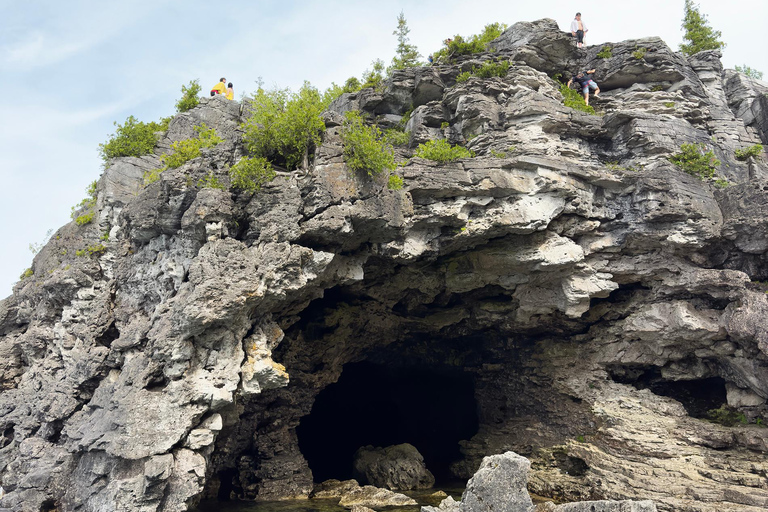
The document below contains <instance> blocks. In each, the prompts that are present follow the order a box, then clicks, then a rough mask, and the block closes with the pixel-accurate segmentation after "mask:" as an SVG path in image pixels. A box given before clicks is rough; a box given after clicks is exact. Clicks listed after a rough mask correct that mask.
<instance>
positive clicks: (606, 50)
mask: <svg viewBox="0 0 768 512" xmlns="http://www.w3.org/2000/svg"><path fill="white" fill-rule="evenodd" d="M611 57H613V48H611V47H610V46H607V45H606V46H603V47H602V48H601V49H600V51H599V52H597V58H598V59H610V58H611Z"/></svg>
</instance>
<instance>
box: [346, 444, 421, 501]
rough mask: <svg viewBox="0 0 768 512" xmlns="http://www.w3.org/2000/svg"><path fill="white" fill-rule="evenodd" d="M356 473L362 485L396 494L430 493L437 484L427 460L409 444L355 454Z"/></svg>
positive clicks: (367, 449)
mask: <svg viewBox="0 0 768 512" xmlns="http://www.w3.org/2000/svg"><path fill="white" fill-rule="evenodd" d="M353 473H354V476H355V478H357V479H358V480H360V481H361V482H363V483H369V484H371V485H375V486H377V487H384V488H386V489H392V490H397V491H408V490H411V489H429V488H430V487H432V486H433V485H434V484H435V477H434V476H433V475H432V473H430V472H429V470H428V469H427V466H426V465H425V464H424V457H422V456H421V454H420V453H419V451H418V450H417V449H416V448H415V447H414V446H413V445H410V444H408V443H404V444H398V445H395V446H388V447H386V448H374V447H373V446H365V447H363V448H360V449H359V450H357V453H355V459H354V462H353Z"/></svg>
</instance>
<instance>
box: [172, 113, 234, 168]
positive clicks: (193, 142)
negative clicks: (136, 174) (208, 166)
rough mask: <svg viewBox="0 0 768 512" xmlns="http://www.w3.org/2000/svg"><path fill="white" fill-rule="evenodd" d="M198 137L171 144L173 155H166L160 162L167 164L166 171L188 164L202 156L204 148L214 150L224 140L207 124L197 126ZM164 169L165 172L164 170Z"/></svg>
mask: <svg viewBox="0 0 768 512" xmlns="http://www.w3.org/2000/svg"><path fill="white" fill-rule="evenodd" d="M195 131H196V132H197V137H195V138H193V139H185V140H178V141H176V142H174V143H173V144H171V149H172V150H173V153H171V154H164V155H163V156H161V157H160V160H161V161H162V162H163V163H164V164H165V167H164V169H176V168H178V167H181V166H182V165H184V164H185V163H186V162H189V161H190V160H192V159H193V158H197V157H199V156H200V150H201V149H203V148H212V147H214V146H215V145H217V144H219V143H220V142H224V139H222V138H221V137H219V136H218V135H216V130H214V129H213V128H208V126H206V124H205V123H203V124H201V125H200V126H195ZM164 169H163V170H164Z"/></svg>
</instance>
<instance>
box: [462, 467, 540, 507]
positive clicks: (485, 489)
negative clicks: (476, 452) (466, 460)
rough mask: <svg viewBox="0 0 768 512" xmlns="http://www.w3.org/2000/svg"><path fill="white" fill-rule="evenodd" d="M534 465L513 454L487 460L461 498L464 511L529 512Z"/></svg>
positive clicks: (531, 505)
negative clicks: (528, 484) (531, 472)
mask: <svg viewBox="0 0 768 512" xmlns="http://www.w3.org/2000/svg"><path fill="white" fill-rule="evenodd" d="M530 468H531V463H530V462H528V459H526V458H525V457H522V456H520V455H518V454H516V453H514V452H506V453H503V454H501V455H491V456H489V457H485V458H484V459H483V462H482V463H481V464H480V469H478V470H477V473H475V475H474V476H473V477H472V478H470V480H469V482H467V488H466V490H465V491H464V494H463V495H462V496H461V511H462V512H491V511H493V512H530V511H532V510H533V502H532V501H531V497H530V495H529V494H528V490H527V489H526V485H527V483H528V471H529V470H530Z"/></svg>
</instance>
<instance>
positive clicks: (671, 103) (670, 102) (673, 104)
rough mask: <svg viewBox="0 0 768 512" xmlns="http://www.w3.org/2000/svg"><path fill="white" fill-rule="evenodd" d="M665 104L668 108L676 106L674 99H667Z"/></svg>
mask: <svg viewBox="0 0 768 512" xmlns="http://www.w3.org/2000/svg"><path fill="white" fill-rule="evenodd" d="M664 106H665V107H667V108H675V102H674V101H665V102H664Z"/></svg>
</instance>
